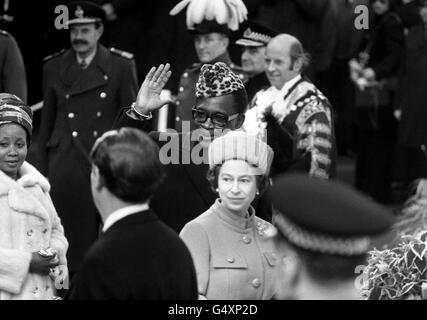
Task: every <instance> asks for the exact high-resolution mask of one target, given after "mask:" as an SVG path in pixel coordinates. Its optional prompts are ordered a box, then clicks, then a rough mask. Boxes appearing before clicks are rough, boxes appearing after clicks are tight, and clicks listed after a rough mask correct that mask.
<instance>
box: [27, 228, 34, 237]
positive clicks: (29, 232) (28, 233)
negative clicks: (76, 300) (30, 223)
mask: <svg viewBox="0 0 427 320" xmlns="http://www.w3.org/2000/svg"><path fill="white" fill-rule="evenodd" d="M33 233H34V231H33V230H32V229H31V230H28V231H27V236H29V237H31V236H32V235H33Z"/></svg>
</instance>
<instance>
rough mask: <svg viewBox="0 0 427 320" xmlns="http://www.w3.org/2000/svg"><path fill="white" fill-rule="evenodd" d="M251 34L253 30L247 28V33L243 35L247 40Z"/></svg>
mask: <svg viewBox="0 0 427 320" xmlns="http://www.w3.org/2000/svg"><path fill="white" fill-rule="evenodd" d="M251 34H252V30H251V28H247V29H246V30H245V32H244V33H243V36H244V37H246V38H248V37H249V36H250V35H251Z"/></svg>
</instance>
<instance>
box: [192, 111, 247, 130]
mask: <svg viewBox="0 0 427 320" xmlns="http://www.w3.org/2000/svg"><path fill="white" fill-rule="evenodd" d="M191 111H192V113H193V119H194V121H195V122H196V123H198V124H203V123H205V122H206V121H208V119H211V122H212V124H213V125H214V127H215V128H224V127H225V126H226V125H227V123H229V122H230V121H233V120H234V119H237V117H238V116H239V114H240V113H235V114H232V115H230V116H229V115H227V114H225V113H222V112H211V113H209V112H207V111H206V110H204V109H200V108H197V107H193V108H192V109H191Z"/></svg>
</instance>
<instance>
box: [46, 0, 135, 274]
mask: <svg viewBox="0 0 427 320" xmlns="http://www.w3.org/2000/svg"><path fill="white" fill-rule="evenodd" d="M68 8H69V12H70V20H69V23H68V24H69V27H70V39H71V46H72V48H71V49H69V50H66V51H62V52H60V53H58V54H55V55H53V56H50V57H47V58H46V59H45V60H46V62H45V65H44V70H43V97H44V107H43V109H42V120H41V128H40V137H39V138H40V141H39V145H40V151H39V156H40V159H39V167H40V169H41V170H42V172H43V173H44V174H45V175H47V176H48V177H49V181H50V183H51V185H52V193H51V195H52V198H53V201H54V204H55V207H56V209H57V211H58V213H59V216H60V217H61V219H62V223H63V225H64V228H65V230H67V238H68V241H69V243H70V248H69V251H68V252H69V253H68V254H69V255H68V263H69V268H70V271H71V272H75V271H76V269H77V268H78V265H79V263H80V262H81V260H82V258H83V255H84V253H85V251H86V250H87V248H88V247H89V246H90V245H91V244H92V242H93V241H94V240H95V239H96V237H97V234H98V229H99V226H98V221H97V219H98V218H97V213H96V209H95V206H94V203H93V200H92V198H91V191H90V184H89V176H90V164H89V161H88V154H89V151H90V149H91V147H92V145H93V143H94V142H95V140H96V139H97V138H98V137H99V136H100V135H102V134H103V133H104V132H105V131H108V130H109V129H110V128H111V126H112V124H113V120H114V118H115V117H116V115H117V113H118V111H119V109H120V107H121V106H125V105H129V104H131V103H132V102H133V101H135V98H136V93H137V77H136V70H135V63H134V62H133V60H132V59H133V56H132V54H130V53H127V52H123V51H119V50H117V49H110V50H108V49H106V48H105V47H104V46H102V45H101V44H99V43H98V41H99V38H100V37H101V35H102V32H103V20H104V11H103V10H102V9H101V7H99V6H97V5H95V4H92V3H89V2H74V3H72V4H70V5H69V7H68Z"/></svg>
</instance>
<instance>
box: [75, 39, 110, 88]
mask: <svg viewBox="0 0 427 320" xmlns="http://www.w3.org/2000/svg"><path fill="white" fill-rule="evenodd" d="M109 57H110V52H109V51H108V50H107V49H106V48H105V47H104V46H102V45H99V46H98V49H97V52H96V55H95V57H94V58H93V61H92V62H91V64H90V65H89V67H87V69H85V70H84V71H83V72H82V73H81V76H80V78H79V79H78V81H75V82H74V83H73V85H72V87H71V89H70V92H69V93H70V94H71V95H76V94H80V93H82V92H86V91H89V90H92V89H95V88H98V87H100V86H103V85H105V84H106V83H107V82H108V81H109V79H110V75H111V69H112V66H111V61H110V59H109ZM74 60H75V64H76V65H77V60H76V58H74ZM77 67H78V68H80V67H79V66H78V65H77Z"/></svg>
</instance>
